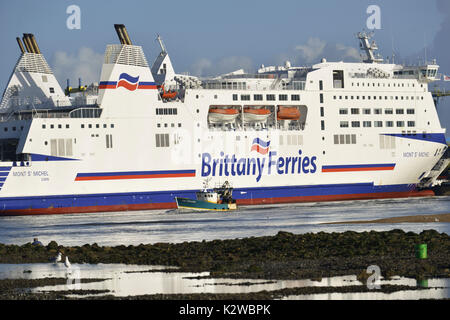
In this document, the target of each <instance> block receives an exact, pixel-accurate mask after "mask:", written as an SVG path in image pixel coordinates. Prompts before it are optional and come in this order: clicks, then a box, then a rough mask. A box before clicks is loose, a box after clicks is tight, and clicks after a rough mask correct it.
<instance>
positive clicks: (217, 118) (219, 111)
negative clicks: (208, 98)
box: [208, 107, 239, 123]
mask: <svg viewBox="0 0 450 320" xmlns="http://www.w3.org/2000/svg"><path fill="white" fill-rule="evenodd" d="M238 115H239V110H237V109H234V108H217V107H213V108H210V109H209V116H208V118H209V121H210V122H214V123H222V122H233V121H234V120H236V118H237V116H238Z"/></svg>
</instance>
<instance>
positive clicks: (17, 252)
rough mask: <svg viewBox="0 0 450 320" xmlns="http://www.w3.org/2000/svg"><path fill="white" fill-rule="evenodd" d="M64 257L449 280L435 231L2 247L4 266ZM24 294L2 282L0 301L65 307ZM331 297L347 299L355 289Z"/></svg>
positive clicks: (230, 274) (218, 271) (449, 251)
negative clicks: (419, 247) (421, 254)
mask: <svg viewBox="0 0 450 320" xmlns="http://www.w3.org/2000/svg"><path fill="white" fill-rule="evenodd" d="M421 243H426V244H427V247H428V257H427V259H424V260H421V259H417V258H416V256H415V245H416V244H421ZM58 250H59V251H62V252H63V255H67V256H69V257H70V261H71V262H72V263H93V264H96V263H105V264H106V263H124V264H138V265H162V266H168V267H173V266H176V267H178V269H177V271H180V272H205V271H207V272H209V273H210V277H212V278H236V279H273V280H283V279H296V280H300V279H321V278H323V277H334V276H344V275H352V274H353V275H356V276H357V278H358V279H360V280H361V281H362V282H364V281H365V279H367V277H368V276H369V275H368V274H367V273H366V270H367V267H368V266H370V265H377V266H379V267H380V270H381V275H382V276H383V277H384V278H390V277H392V276H401V277H408V278H415V279H417V278H428V277H434V278H439V277H446V278H449V277H450V236H449V235H447V234H445V233H439V232H437V231H435V230H426V231H423V232H421V233H420V234H417V233H413V232H407V233H406V232H404V231H402V230H391V231H384V232H376V231H370V232H360V233H358V232H353V231H347V232H343V233H325V232H319V233H315V234H313V233H308V234H292V233H289V232H283V231H280V232H278V234H276V235H274V236H263V237H250V238H244V239H232V240H213V241H201V242H183V243H155V244H145V245H144V244H141V245H138V246H131V245H130V246H123V245H122V246H115V247H108V246H103V247H101V246H98V245H97V244H92V245H90V244H86V245H83V246H81V247H64V246H60V245H58V244H57V243H56V242H54V241H52V242H50V243H49V244H48V245H47V246H39V247H36V246H33V245H31V243H28V244H25V245H22V246H18V245H4V244H0V263H46V262H48V261H49V258H51V257H54V256H55V255H56V253H57V251H58ZM172 271H173V269H172V270H171V272H172ZM49 281H50V280H49ZM19 288H25V287H24V284H23V282H20V281H15V280H13V281H10V282H8V281H0V298H3V299H54V298H58V299H59V298H61V296H63V295H64V293H61V292H60V293H42V294H36V293H33V294H31V293H26V292H25V293H23V292H22V293H21V294H20V295H17V294H16V293H17V289H19ZM391 289H392V290H394V291H395V290H397V289H398V290H400V289H399V288H397V289H396V288H391ZM391 289H390V290H391ZM304 290H306V289H300V288H299V289H298V290H294V291H292V290H291V291H286V292H285V293H286V294H287V293H288V292H290V293H293V292H297V293H306V291H304ZM311 290H312V289H311ZM333 290H338V291H341V292H342V290H353V289H345V288H340V289H339V288H338V289H333ZM283 292H284V291H283ZM283 292H278V293H267V294H262V293H251V294H244V295H242V294H239V295H220V294H218V295H213V294H211V295H206V294H205V295H151V296H145V297H136V298H139V299H141V298H142V299H192V298H194V299H195V298H197V299H228V298H230V299H234V298H236V299H253V298H258V297H259V298H261V299H265V298H267V299H271V298H279V297H280V296H279V294H281V295H283V294H284V293H283ZM311 292H313V291H311ZM105 294H106V296H105V297H104V298H108V296H107V295H108V294H107V293H105ZM110 298H111V299H112V298H113V297H110ZM126 299H133V297H128V298H126Z"/></svg>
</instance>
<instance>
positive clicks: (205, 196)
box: [175, 181, 237, 211]
mask: <svg viewBox="0 0 450 320" xmlns="http://www.w3.org/2000/svg"><path fill="white" fill-rule="evenodd" d="M232 193H233V188H232V187H231V186H230V184H229V183H228V181H225V183H224V184H223V185H222V186H221V187H218V188H214V189H212V190H209V189H208V185H207V182H206V183H205V184H204V188H203V190H202V191H200V192H197V193H196V196H197V199H189V198H180V197H175V201H176V203H177V208H178V209H193V210H215V211H229V210H236V209H237V207H236V200H234V199H233V198H232Z"/></svg>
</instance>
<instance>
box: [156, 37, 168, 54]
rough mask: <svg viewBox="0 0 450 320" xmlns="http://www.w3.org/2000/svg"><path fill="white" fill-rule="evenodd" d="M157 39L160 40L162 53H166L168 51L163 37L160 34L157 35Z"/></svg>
mask: <svg viewBox="0 0 450 320" xmlns="http://www.w3.org/2000/svg"><path fill="white" fill-rule="evenodd" d="M156 41H158V42H159V46H160V47H161V52H162V53H166V52H167V51H166V47H165V46H164V43H163V41H162V39H161V36H160V35H159V34H158V35H156Z"/></svg>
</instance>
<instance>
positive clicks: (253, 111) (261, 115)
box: [244, 107, 271, 122]
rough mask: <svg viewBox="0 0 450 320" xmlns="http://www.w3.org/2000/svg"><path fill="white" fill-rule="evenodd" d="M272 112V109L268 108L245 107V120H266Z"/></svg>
mask: <svg viewBox="0 0 450 320" xmlns="http://www.w3.org/2000/svg"><path fill="white" fill-rule="evenodd" d="M270 114H271V112H270V110H268V109H266V108H250V107H245V108H244V120H245V121H248V122H264V121H266V120H267V118H268V117H269V116H270Z"/></svg>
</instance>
